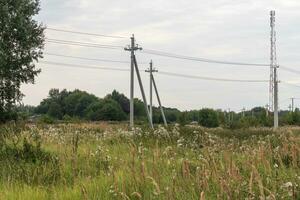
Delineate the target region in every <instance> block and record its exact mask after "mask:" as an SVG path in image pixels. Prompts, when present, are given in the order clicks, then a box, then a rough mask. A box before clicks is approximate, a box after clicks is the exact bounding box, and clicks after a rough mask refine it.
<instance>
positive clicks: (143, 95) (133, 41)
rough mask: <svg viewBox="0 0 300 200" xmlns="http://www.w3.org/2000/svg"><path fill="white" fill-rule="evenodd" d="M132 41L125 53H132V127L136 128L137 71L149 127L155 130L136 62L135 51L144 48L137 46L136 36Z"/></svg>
mask: <svg viewBox="0 0 300 200" xmlns="http://www.w3.org/2000/svg"><path fill="white" fill-rule="evenodd" d="M130 39H131V46H130V47H127V48H125V51H130V52H131V62H130V64H131V68H130V127H131V128H133V127H134V69H135V71H136V74H137V78H138V81H139V86H140V90H141V93H142V97H143V101H144V105H145V109H146V114H147V117H148V120H149V125H150V127H151V128H152V129H153V123H152V120H151V118H150V115H149V110H148V105H147V100H146V96H145V92H144V87H143V84H142V79H141V76H140V71H139V68H138V65H137V61H136V57H135V53H134V52H135V51H137V50H142V48H140V47H138V45H136V44H135V38H134V35H132V37H131V38H130Z"/></svg>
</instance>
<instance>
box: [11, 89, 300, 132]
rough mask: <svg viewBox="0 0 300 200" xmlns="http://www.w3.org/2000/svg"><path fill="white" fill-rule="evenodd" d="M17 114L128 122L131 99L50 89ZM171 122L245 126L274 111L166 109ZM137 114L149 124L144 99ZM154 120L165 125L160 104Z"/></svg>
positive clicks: (290, 118)
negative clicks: (42, 98) (38, 100)
mask: <svg viewBox="0 0 300 200" xmlns="http://www.w3.org/2000/svg"><path fill="white" fill-rule="evenodd" d="M17 110H18V112H17V113H18V115H19V116H21V117H23V118H28V117H31V118H33V117H34V116H35V117H37V118H39V119H42V120H45V121H46V122H53V121H76V120H86V121H127V120H128V119H129V112H130V102H129V99H128V98H127V97H126V96H125V95H124V94H121V93H119V92H118V91H116V90H114V91H113V92H112V93H111V94H108V95H106V96H105V97H103V98H99V97H96V96H95V95H93V94H89V93H87V92H85V91H81V90H74V91H68V90H66V89H64V90H61V91H60V90H59V89H51V90H50V91H49V95H48V97H47V98H45V99H44V100H42V102H41V103H40V104H39V105H38V106H36V107H34V106H19V107H18V109H17ZM164 111H165V115H166V119H167V121H168V123H180V124H182V125H186V124H199V125H202V126H205V127H219V126H223V127H228V128H245V127H255V126H267V127H271V126H272V125H273V117H272V113H269V112H268V111H267V110H266V109H265V108H264V107H255V108H253V109H251V110H245V111H242V112H234V111H231V112H229V111H223V110H213V109H210V108H202V109H199V110H191V111H180V110H178V109H176V108H165V107H164ZM134 114H135V120H137V122H141V123H146V121H147V118H146V112H145V108H144V105H143V102H142V101H141V100H139V99H137V98H135V99H134ZM279 117H280V124H281V125H300V111H299V109H298V108H296V109H295V111H294V112H290V111H280V113H279ZM153 122H154V123H155V124H160V123H161V124H162V123H163V118H162V115H161V113H160V110H159V108H158V107H153Z"/></svg>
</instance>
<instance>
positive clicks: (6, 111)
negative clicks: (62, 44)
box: [0, 0, 44, 122]
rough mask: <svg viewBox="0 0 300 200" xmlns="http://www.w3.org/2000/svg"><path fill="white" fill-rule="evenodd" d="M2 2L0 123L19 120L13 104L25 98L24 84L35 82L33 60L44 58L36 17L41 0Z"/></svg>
mask: <svg viewBox="0 0 300 200" xmlns="http://www.w3.org/2000/svg"><path fill="white" fill-rule="evenodd" d="M0 4H1V5H0V91H1V92H0V122H4V121H8V120H11V119H16V117H15V114H16V113H15V112H14V106H15V105H16V104H17V103H19V102H20V101H21V99H22V97H23V94H22V93H21V90H20V87H21V84H23V83H34V80H35V77H36V76H37V75H38V73H39V72H40V70H39V69H36V68H35V64H34V62H36V61H38V60H39V58H41V57H42V49H43V46H44V34H43V32H44V27H42V25H41V24H39V23H38V22H37V21H36V20H35V19H34V16H35V15H37V14H38V12H39V10H40V2H39V0H16V1H11V0H2V1H1V2H0ZM12 113H14V114H12Z"/></svg>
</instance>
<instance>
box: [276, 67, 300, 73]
mask: <svg viewBox="0 0 300 200" xmlns="http://www.w3.org/2000/svg"><path fill="white" fill-rule="evenodd" d="M280 69H282V70H284V71H288V72H292V73H296V74H300V71H298V70H295V69H292V68H289V67H284V66H281V65H280Z"/></svg>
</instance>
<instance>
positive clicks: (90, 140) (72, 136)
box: [0, 123, 300, 200]
mask: <svg viewBox="0 0 300 200" xmlns="http://www.w3.org/2000/svg"><path fill="white" fill-rule="evenodd" d="M2 128H3V129H1V130H4V129H5V130H6V131H8V132H13V133H18V134H17V135H18V138H21V140H19V142H18V143H16V144H17V145H16V146H14V145H12V144H14V143H15V142H12V141H15V139H14V138H11V137H10V136H11V135H13V134H7V136H9V137H7V138H6V142H8V143H7V144H6V147H5V148H2V149H1V150H0V156H1V159H0V164H1V165H0V173H1V177H0V185H1V187H0V194H1V198H3V199H202V200H203V199H291V200H292V199H299V197H300V192H299V191H300V190H299V185H300V177H299V174H300V156H299V155H300V148H299V146H300V138H299V137H300V129H299V128H281V129H279V130H277V131H274V130H273V129H268V128H250V129H238V130H228V129H223V128H204V127H199V126H190V125H187V126H178V125H174V126H170V127H169V128H168V129H165V128H163V127H160V126H159V127H157V128H156V129H155V130H154V131H150V130H149V129H147V128H146V129H144V128H140V127H136V128H135V130H133V131H129V130H128V129H126V127H124V125H122V124H112V125H108V124H107V123H101V124H94V123H93V124H68V125H66V124H55V125H46V126H44V125H43V126H32V125H30V126H26V125H23V126H22V127H21V128H18V126H14V128H12V127H10V128H8V127H6V128H4V127H2ZM6 131H5V132H6Z"/></svg>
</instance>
